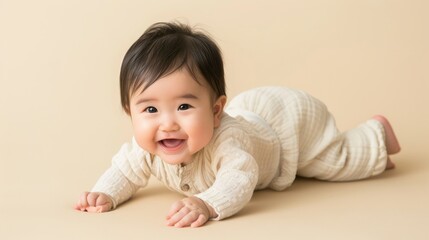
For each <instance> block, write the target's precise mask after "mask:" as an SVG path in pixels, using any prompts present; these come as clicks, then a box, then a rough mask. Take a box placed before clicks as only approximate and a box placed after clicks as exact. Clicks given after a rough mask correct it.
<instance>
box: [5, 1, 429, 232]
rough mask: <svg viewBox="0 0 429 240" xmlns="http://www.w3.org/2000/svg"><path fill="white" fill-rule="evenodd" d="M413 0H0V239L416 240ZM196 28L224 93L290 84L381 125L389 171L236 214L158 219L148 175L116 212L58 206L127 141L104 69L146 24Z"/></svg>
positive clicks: (416, 31) (159, 194)
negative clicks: (221, 63) (193, 225)
mask: <svg viewBox="0 0 429 240" xmlns="http://www.w3.org/2000/svg"><path fill="white" fill-rule="evenodd" d="M428 11H429V4H428V1H425V0H422V1H417V0H409V1H388V0H385V1H383V0H363V1H344V0H326V1H319V0H307V1H306V0H304V1H292V0H286V1H253V0H237V1H226V0H207V1H190V0H183V1H173V0H171V1H158V0H146V1H137V0H130V1H101V0H94V1H82V0H76V1H54V0H52V1H48V0H40V1H12V0H0V24H1V25H0V26H1V33H0V34H1V35H0V41H1V45H0V60H1V65H0V67H1V68H0V86H1V87H0V109H1V116H0V239H220V238H221V239H429V235H428V231H427V227H428V224H429V207H428V204H427V203H428V202H429V192H428V191H429V159H428V157H429V150H428V149H429V148H428V144H427V142H428V138H429V127H428V123H429V110H428V106H427V105H428V103H429V95H428V91H429V71H428V69H429V44H428V42H429V17H428V16H429V15H428V14H427V13H428ZM171 20H179V21H182V22H185V23H189V24H191V25H197V26H199V27H200V28H203V29H205V30H206V31H208V32H209V33H210V34H211V35H212V36H213V38H214V39H215V40H216V41H217V42H218V44H219V45H220V47H221V49H222V51H223V55H224V58H225V69H226V78H227V81H228V94H229V96H230V97H233V96H234V95H236V94H237V93H239V92H240V91H243V90H246V89H249V88H252V87H256V86H262V85H282V86H289V87H293V88H300V89H304V90H306V91H307V92H309V93H311V94H313V95H314V96H316V97H318V98H319V99H321V100H322V101H324V102H325V103H326V104H327V105H328V107H329V109H330V110H331V112H332V113H333V114H334V115H335V116H336V119H337V122H338V125H339V127H340V128H341V129H342V130H345V129H348V128H350V127H353V126H355V125H356V124H358V123H360V122H362V121H364V120H366V119H368V118H369V117H371V116H372V115H373V114H375V113H383V114H385V115H386V116H387V117H388V118H389V119H390V120H391V122H392V124H393V125H394V127H395V129H396V131H397V135H398V137H399V138H400V141H401V143H402V147H403V151H402V153H401V154H399V155H397V156H395V157H394V158H393V159H394V161H396V163H397V169H396V170H394V171H389V172H387V173H385V174H383V175H381V176H379V177H376V178H373V179H369V180H365V181H359V182H348V183H327V182H320V181H315V180H309V179H299V180H297V181H296V183H295V184H294V185H293V186H292V187H291V188H290V189H288V190H287V191H284V192H280V193H277V192H272V191H261V192H257V193H256V194H255V195H254V198H253V199H252V201H251V202H250V204H249V205H248V206H247V207H246V208H245V209H244V210H243V211H242V212H240V213H239V214H238V215H237V216H234V217H232V218H230V219H227V220H224V221H221V222H210V223H209V224H208V225H207V226H205V227H203V228H199V229H174V228H168V227H165V226H164V217H165V214H166V212H167V210H168V208H169V207H170V204H171V203H172V202H173V201H175V200H178V199H180V198H181V196H180V195H178V194H176V193H173V192H169V191H168V190H166V189H165V188H164V187H163V186H161V185H160V184H159V183H157V182H156V181H152V182H151V183H150V186H149V187H148V188H147V189H145V190H143V191H140V192H139V193H138V195H137V196H136V197H135V198H133V199H132V200H131V201H129V202H128V203H126V204H124V205H122V206H121V207H120V208H118V209H117V210H116V211H113V212H110V213H105V214H85V213H80V212H76V211H74V210H72V206H73V204H74V203H75V201H76V198H77V197H78V196H79V194H80V193H81V192H82V191H84V190H89V189H90V188H91V187H92V185H93V184H94V183H95V181H96V180H97V178H98V177H99V176H100V174H102V172H103V171H104V170H105V169H106V168H107V167H108V166H109V165H110V159H111V157H112V155H113V154H114V153H115V152H116V151H117V150H118V149H119V147H120V145H121V144H122V143H123V142H125V141H129V140H130V138H131V131H130V122H129V119H128V118H127V116H126V115H125V114H124V113H122V111H121V109H120V104H119V84H118V75H119V68H120V64H121V61H122V57H123V55H124V54H125V51H126V50H127V49H128V47H129V46H130V45H131V44H132V43H133V42H134V41H135V40H136V39H137V38H138V37H139V36H140V35H141V33H142V32H143V31H144V30H145V29H146V28H147V27H148V26H149V25H151V24H152V23H154V22H157V21H171Z"/></svg>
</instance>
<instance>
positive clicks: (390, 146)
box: [372, 115, 401, 168]
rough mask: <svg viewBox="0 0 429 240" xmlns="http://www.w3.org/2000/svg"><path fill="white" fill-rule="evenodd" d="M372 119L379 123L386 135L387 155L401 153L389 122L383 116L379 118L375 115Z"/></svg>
mask: <svg viewBox="0 0 429 240" xmlns="http://www.w3.org/2000/svg"><path fill="white" fill-rule="evenodd" d="M372 118H373V119H375V120H377V121H379V122H380V123H381V124H382V125H383V127H384V133H385V135H386V151H387V154H389V155H392V154H395V153H398V152H399V151H401V146H399V142H398V139H397V138H396V136H395V132H393V128H392V126H391V125H390V123H389V121H388V120H387V119H386V118H385V117H384V116H381V115H376V116H374V117H372ZM390 162H391V161H390ZM392 164H393V163H392ZM393 167H394V164H393ZM393 167H392V168H393Z"/></svg>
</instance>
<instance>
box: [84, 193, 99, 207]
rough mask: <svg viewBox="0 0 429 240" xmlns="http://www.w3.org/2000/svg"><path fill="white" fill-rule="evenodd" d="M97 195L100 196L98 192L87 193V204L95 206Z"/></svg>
mask: <svg viewBox="0 0 429 240" xmlns="http://www.w3.org/2000/svg"><path fill="white" fill-rule="evenodd" d="M99 196H100V194H98V193H89V194H88V197H87V198H86V199H87V201H88V205H89V206H91V207H95V206H97V205H96V203H97V198H98V197H99Z"/></svg>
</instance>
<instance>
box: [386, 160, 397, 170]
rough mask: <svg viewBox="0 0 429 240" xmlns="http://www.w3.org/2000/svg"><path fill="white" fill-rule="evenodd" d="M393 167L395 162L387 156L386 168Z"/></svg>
mask: <svg viewBox="0 0 429 240" xmlns="http://www.w3.org/2000/svg"><path fill="white" fill-rule="evenodd" d="M394 168H395V163H393V162H392V160H390V157H387V162H386V170H389V169H394Z"/></svg>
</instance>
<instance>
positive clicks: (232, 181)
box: [195, 139, 258, 220]
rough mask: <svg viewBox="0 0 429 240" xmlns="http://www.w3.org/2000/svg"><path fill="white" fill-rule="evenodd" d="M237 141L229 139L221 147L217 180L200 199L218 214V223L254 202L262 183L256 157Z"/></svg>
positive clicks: (215, 162) (218, 154)
mask: <svg viewBox="0 0 429 240" xmlns="http://www.w3.org/2000/svg"><path fill="white" fill-rule="evenodd" d="M240 145H241V144H240V143H239V142H238V141H237V140H234V139H228V140H226V141H225V142H223V143H222V144H221V146H219V148H218V151H217V153H215V155H217V157H216V160H215V161H214V162H212V165H213V167H214V168H217V173H216V180H215V182H214V183H213V185H212V186H211V187H210V188H208V189H207V190H206V191H204V192H201V193H199V194H197V195H195V196H196V197H198V198H200V199H202V200H203V201H205V202H206V203H207V204H209V205H210V206H211V207H213V209H214V210H215V211H216V213H217V214H218V217H217V218H216V219H215V220H220V219H224V218H227V217H229V216H232V215H234V214H235V213H237V212H238V211H240V210H241V209H242V208H243V207H244V206H245V205H246V204H247V203H248V202H249V201H250V199H251V197H252V195H253V191H254V189H255V186H256V184H257V182H258V165H257V163H256V161H255V160H254V158H253V157H252V156H251V155H250V154H249V153H247V152H245V151H243V150H242V148H240V147H236V146H240Z"/></svg>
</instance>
